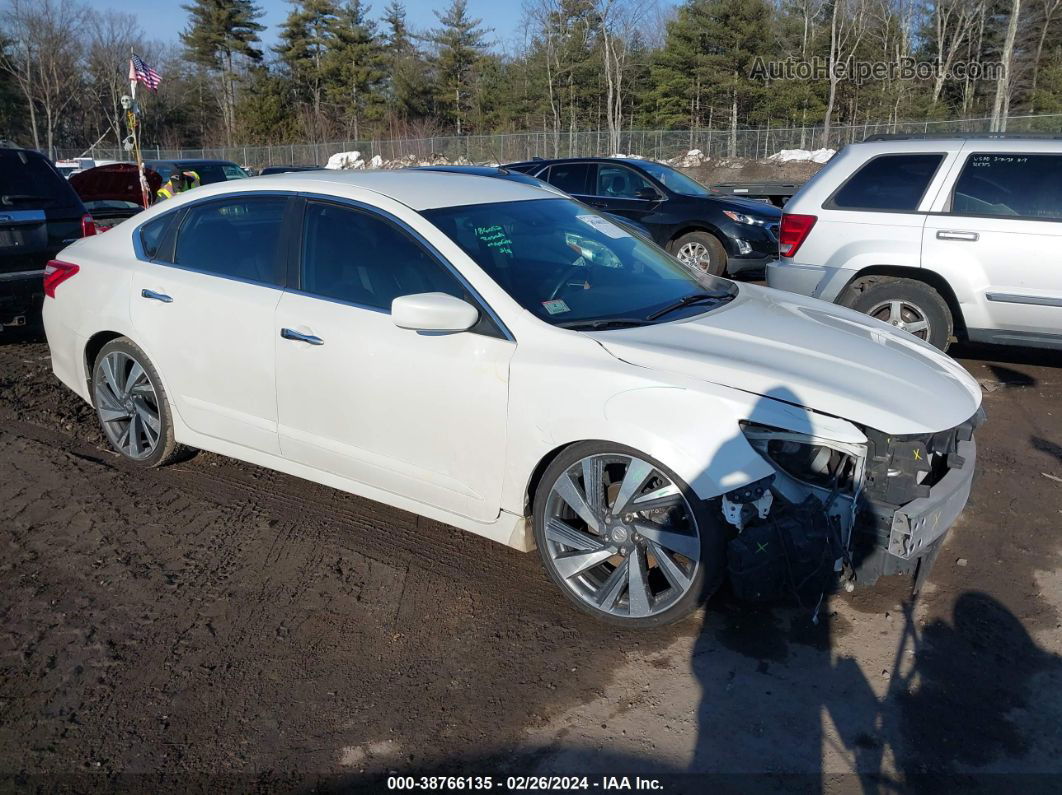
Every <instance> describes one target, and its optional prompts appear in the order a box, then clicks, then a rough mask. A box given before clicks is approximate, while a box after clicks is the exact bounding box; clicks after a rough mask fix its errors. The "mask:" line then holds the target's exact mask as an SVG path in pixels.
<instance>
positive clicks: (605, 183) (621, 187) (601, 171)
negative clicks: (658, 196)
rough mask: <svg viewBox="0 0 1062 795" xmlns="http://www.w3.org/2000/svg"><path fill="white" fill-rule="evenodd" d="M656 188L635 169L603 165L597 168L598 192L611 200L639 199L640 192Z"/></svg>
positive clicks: (654, 190) (596, 192) (597, 193)
mask: <svg viewBox="0 0 1062 795" xmlns="http://www.w3.org/2000/svg"><path fill="white" fill-rule="evenodd" d="M644 190H651V191H653V192H654V193H655V192H656V188H654V187H653V183H651V182H650V181H649V180H647V179H646V178H645V177H643V176H642V175H641V174H639V173H637V172H636V171H634V169H631V168H627V167H626V166H611V165H605V164H601V165H599V166H598V167H597V190H596V191H594V193H595V194H596V195H598V196H607V197H609V198H611V199H638V198H641V197H640V196H639V195H638V192H639V191H644Z"/></svg>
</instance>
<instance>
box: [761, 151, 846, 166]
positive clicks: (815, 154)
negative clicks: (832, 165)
mask: <svg viewBox="0 0 1062 795" xmlns="http://www.w3.org/2000/svg"><path fill="white" fill-rule="evenodd" d="M836 153H837V150H836V149H814V150H812V149H783V150H781V151H780V152H775V153H774V154H773V155H771V156H770V157H768V158H767V159H768V160H770V161H771V162H772V163H796V162H804V163H808V162H810V163H825V162H826V161H827V160H829V159H830V158H831V157H833V156H834V155H835V154H836Z"/></svg>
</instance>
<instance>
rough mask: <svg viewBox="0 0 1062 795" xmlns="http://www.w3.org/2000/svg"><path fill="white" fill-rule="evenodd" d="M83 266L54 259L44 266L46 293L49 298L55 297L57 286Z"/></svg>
mask: <svg viewBox="0 0 1062 795" xmlns="http://www.w3.org/2000/svg"><path fill="white" fill-rule="evenodd" d="M79 270H81V268H79V267H78V266H77V265H74V264H72V263H70V262H60V261H59V260H57V259H53V260H52V261H51V262H49V263H48V264H47V265H45V266H44V294H45V295H46V296H48V297H49V298H55V288H56V287H58V286H59V285H60V284H62V283H63V282H65V281H66V280H67V279H69V278H70V277H71V276H73V275H74V274H75V273H77V272H78V271H79Z"/></svg>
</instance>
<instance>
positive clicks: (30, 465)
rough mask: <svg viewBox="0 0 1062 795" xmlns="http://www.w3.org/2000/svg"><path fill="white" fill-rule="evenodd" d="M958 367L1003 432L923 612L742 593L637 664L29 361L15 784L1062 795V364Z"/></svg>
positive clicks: (16, 588) (381, 521) (588, 626)
mask: <svg viewBox="0 0 1062 795" xmlns="http://www.w3.org/2000/svg"><path fill="white" fill-rule="evenodd" d="M956 354H957V355H958V356H959V357H960V358H961V360H962V361H963V363H964V364H965V365H966V366H967V367H968V368H969V370H970V371H971V372H972V373H973V374H974V375H975V377H976V378H978V379H979V380H980V381H981V383H982V385H983V386H984V390H985V401H986V407H987V410H988V415H989V422H988V424H987V425H986V426H985V427H984V428H982V429H981V431H980V432H979V435H978V442H979V445H980V451H979V461H978V470H979V474H978V479H977V481H976V483H975V487H974V493H973V496H972V498H971V502H970V504H969V506H968V507H967V510H966V512H965V514H964V515H963V517H962V518H961V520H960V523H959V524H958V525H957V526H956V527H955V528H954V529H953V531H952V532H951V534H950V536H949V538H948V541H947V544H946V545H945V547H944V549H943V552H942V554H941V556H940V558H939V560H938V562H937V567H936V569H935V571H934V573H933V576H932V578H931V581H930V585H929V586H928V587H927V589H926V591H925V592H924V593H923V595H922V597H921V598H920V599H919V600H918V601H917V602H916V603H915V604H913V605H911V604H909V603H908V602H907V589H906V587H905V584H904V583H903V582H899V581H890V582H886V581H882V583H881V584H879V586H878V588H876V589H875V590H873V591H865V592H856V593H854V594H842V595H839V596H836V597H833V598H831V599H830V600H829V603H828V604H827V605H826V607H825V610H824V612H823V615H822V620H820V621H819V623H818V624H817V625H816V624H814V623H812V621H811V618H810V615H809V614H808V613H806V612H803V611H800V610H798V609H795V608H750V607H745V606H742V605H740V604H737V603H735V602H734V601H733V600H732V599H731V598H729V597H728V596H727V595H726V594H725V593H721V594H719V595H717V596H716V597H715V598H714V599H713V600H712V601H711V603H710V604H709V605H708V607H707V608H706V609H705V610H703V611H701V612H699V613H698V614H696V615H695V616H693V617H691V618H690V619H689V620H687V621H685V622H683V623H681V624H679V625H677V626H674V627H670V628H667V629H664V630H658V631H652V632H646V633H642V634H633V633H627V632H621V631H616V630H614V629H611V628H607V627H603V626H600V625H598V624H596V623H594V622H593V621H592V620H591V619H589V618H585V617H583V616H582V615H581V614H579V613H577V612H575V611H574V610H573V609H571V608H570V607H569V606H568V604H567V603H566V602H565V600H564V599H563V597H562V596H561V595H560V594H559V593H557V592H556V591H555V590H554V589H553V588H552V587H551V586H550V584H549V583H548V582H547V580H546V578H545V576H544V574H543V573H542V572H541V570H540V568H539V564H538V560H537V558H536V556H535V555H534V554H532V555H524V554H520V553H517V552H514V551H511V550H509V549H507V548H504V547H501V546H498V545H494V544H492V543H490V542H487V541H484V540H481V539H478V538H476V537H473V536H471V535H469V534H465V533H462V532H460V531H457V530H454V529H452V528H449V527H446V526H443V525H439V524H437V523H434V522H430V521H427V520H424V519H418V518H417V517H415V516H412V515H410V514H407V513H403V512H400V511H396V510H393V509H390V508H387V507H384V506H382V505H379V504H376V503H372V502H369V501H366V500H362V499H358V498H355V497H351V496H348V495H345V494H342V493H339V492H336V491H332V490H330V489H327V488H324V487H321V486H317V485H314V484H311V483H307V482H304V481H300V480H297V479H295V478H291V477H287V476H284V475H279V474H276V473H273V472H269V471H265V470H262V469H259V468H256V467H252V466H249V465H245V464H241V463H239V462H236V461H233V460H230V459H225V458H222V457H219V456H215V455H212V454H199V455H197V456H195V457H193V458H191V459H189V460H187V461H184V462H183V463H180V464H177V465H175V466H171V467H169V468H166V469H163V470H157V471H151V472H141V471H136V470H133V469H131V468H129V467H128V466H126V465H123V463H122V462H120V461H119V460H118V459H117V458H116V457H115V456H114V455H113V454H111V453H110V452H108V450H107V449H106V448H105V447H104V445H103V440H102V437H101V435H100V433H99V431H98V430H97V425H96V422H95V418H94V415H93V413H92V411H91V409H90V408H89V407H87V406H85V405H82V404H81V402H80V400H79V399H78V398H76V397H75V396H74V395H73V394H72V393H70V392H68V391H67V390H65V389H64V388H63V387H61V386H60V385H59V383H58V382H57V381H56V380H55V379H54V377H53V376H52V375H51V373H50V368H49V362H48V350H47V346H46V345H45V344H44V343H43V342H41V341H39V340H38V341H34V340H33V339H32V338H30V339H25V338H16V337H14V336H13V335H12V334H11V333H9V332H4V333H3V334H0V537H2V542H3V554H2V555H0V615H2V630H3V631H2V634H0V776H2V778H0V781H3V782H5V784H4V789H11V788H29V787H38V786H39V787H43V788H49V789H50V788H53V787H56V786H58V787H73V788H78V789H86V788H97V789H111V788H123V789H127V788H136V789H151V790H186V789H190V788H198V789H209V790H211V791H213V790H217V789H236V790H244V789H249V788H257V789H265V790H292V789H299V790H303V789H314V788H317V789H343V788H348V787H369V788H376V789H381V790H382V789H383V783H382V780H381V779H379V778H377V777H378V776H380V775H386V774H387V773H388V772H391V771H397V772H401V773H415V774H419V773H422V772H425V771H432V772H461V773H465V774H473V775H486V774H492V775H495V776H504V775H506V774H508V773H521V774H526V773H533V772H534V773H573V774H586V775H598V774H608V775H635V774H639V773H641V774H665V775H666V774H672V773H683V772H693V773H708V774H711V776H709V777H708V778H689V777H687V778H682V777H676V778H672V779H667V781H668V782H669V786H671V789H672V790H673V791H690V792H697V791H708V790H709V789H710V790H711V791H728V790H729V791H749V790H750V789H757V790H759V789H779V790H797V789H799V790H801V791H805V790H810V791H853V790H858V789H860V787H861V786H862V788H863V790H864V791H873V792H876V791H881V792H886V791H895V790H897V789H900V790H903V789H917V788H921V787H924V788H925V789H929V788H932V789H933V790H934V791H940V790H941V789H942V788H944V789H948V788H951V789H955V790H962V791H969V790H970V789H971V788H972V787H974V786H980V787H982V788H984V789H986V790H995V791H998V790H999V788H1002V787H1003V785H1004V784H1006V785H1007V786H1006V788H1008V789H1010V788H1016V787H1015V786H1014V785H1015V784H1016V783H1018V782H1017V779H1016V777H1018V776H1021V780H1020V784H1019V785H1020V786H1021V788H1022V789H1025V790H1028V791H1038V790H1042V791H1049V790H1052V789H1054V790H1055V791H1057V785H1058V784H1059V782H1060V781H1062V665H1060V660H1062V658H1060V657H1059V654H1060V653H1062V632H1060V627H1062V623H1060V622H1062V567H1060V565H1059V564H1060V560H1059V553H1060V548H1062V539H1060V536H1062V532H1060V531H1062V356H1059V355H1055V354H1048V353H1038V352H1029V351H1016V350H1010V351H1008V350H1005V349H988V348H966V349H961V350H957V351H956ZM857 776H858V778H856V777H857Z"/></svg>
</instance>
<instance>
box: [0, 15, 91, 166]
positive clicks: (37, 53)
mask: <svg viewBox="0 0 1062 795" xmlns="http://www.w3.org/2000/svg"><path fill="white" fill-rule="evenodd" d="M86 15H87V9H86V8H85V6H83V5H81V4H80V3H78V2H76V0H10V1H9V4H8V8H7V10H6V11H5V12H4V14H3V21H4V26H5V28H6V30H7V32H8V35H9V36H10V37H11V39H12V46H11V49H10V51H8V52H6V53H0V67H2V68H3V69H5V70H6V71H8V72H10V73H11V75H12V76H13V77H14V79H15V82H16V83H17V84H18V87H19V90H21V91H22V94H23V96H25V98H26V104H27V105H28V106H29V113H30V128H31V129H32V130H33V145H34V147H35V148H37V149H40V148H41V134H40V126H41V123H42V122H43V125H44V134H45V141H46V143H47V148H48V152H49V154H52V155H54V153H55V132H56V129H57V128H58V126H59V123H60V121H61V119H62V114H63V110H64V109H65V108H66V107H67V106H68V105H69V104H70V103H71V102H72V101H73V100H74V98H75V97H76V96H77V89H78V87H79V85H80V83H81V71H80V69H79V68H78V62H79V58H80V55H81V40H80V36H79V33H80V30H81V28H82V26H83V24H84V22H85V19H86Z"/></svg>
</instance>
